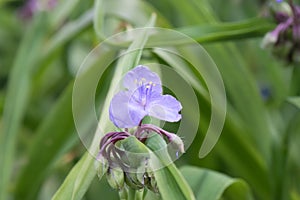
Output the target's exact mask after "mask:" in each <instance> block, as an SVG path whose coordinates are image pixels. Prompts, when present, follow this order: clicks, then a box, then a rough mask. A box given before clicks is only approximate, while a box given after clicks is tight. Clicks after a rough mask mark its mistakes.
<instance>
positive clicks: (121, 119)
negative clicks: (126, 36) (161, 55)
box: [109, 65, 182, 128]
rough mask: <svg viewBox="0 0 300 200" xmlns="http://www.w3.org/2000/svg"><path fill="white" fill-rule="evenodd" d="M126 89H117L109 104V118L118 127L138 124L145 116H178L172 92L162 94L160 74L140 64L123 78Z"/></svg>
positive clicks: (170, 118) (169, 117) (177, 106)
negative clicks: (117, 91)
mask: <svg viewBox="0 0 300 200" xmlns="http://www.w3.org/2000/svg"><path fill="white" fill-rule="evenodd" d="M123 86H124V87H125V88H126V91H121V92H119V93H117V94H116V95H115V96H114V97H113V99H112V101H111V104H110V108H109V116H110V120H111V121H112V122H113V123H114V124H115V125H116V126H117V127H119V128H131V127H135V126H137V125H139V124H140V123H141V120H142V119H143V118H144V117H145V116H152V117H155V118H158V119H160V120H165V121H169V122H176V121H179V120H180V119H181V115H180V114H179V111H180V110H181V109H182V106H181V104H180V102H179V101H177V100H176V99H175V98H174V97H173V96H171V95H162V86H161V81H160V78H159V76H158V75H157V74H156V73H154V72H152V71H150V70H149V68H148V67H145V66H142V65H139V66H137V67H136V68H134V69H133V70H131V71H129V72H128V73H127V74H126V75H125V77H124V80H123Z"/></svg>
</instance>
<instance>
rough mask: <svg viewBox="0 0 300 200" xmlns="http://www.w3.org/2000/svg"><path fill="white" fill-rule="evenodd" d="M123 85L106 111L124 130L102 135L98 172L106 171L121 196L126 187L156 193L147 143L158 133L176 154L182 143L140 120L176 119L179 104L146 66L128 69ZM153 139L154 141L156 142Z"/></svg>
mask: <svg viewBox="0 0 300 200" xmlns="http://www.w3.org/2000/svg"><path fill="white" fill-rule="evenodd" d="M123 85H124V87H125V88H126V91H121V92H119V93H117V94H116V95H115V96H114V97H113V99H112V101H111V105H110V109H109V114H110V119H111V121H112V122H113V123H114V124H115V126H116V127H118V128H121V129H124V130H123V131H117V132H110V133H107V134H106V135H105V136H104V137H103V138H102V139H101V141H100V145H99V146H100V150H99V153H98V156H97V163H98V165H97V170H98V174H100V176H102V175H103V174H105V173H106V177H107V180H108V183H109V184H110V186H111V187H113V188H115V189H118V190H119V192H120V195H121V196H124V195H126V192H124V191H126V188H131V189H134V190H140V189H143V188H147V189H149V190H151V191H153V192H155V193H158V188H157V185H156V181H155V175H154V171H153V170H154V169H153V166H152V164H151V161H152V158H151V153H153V152H152V150H151V148H148V147H149V144H148V143H149V142H150V141H151V140H152V141H153V138H155V137H159V138H161V139H162V140H163V141H164V144H167V143H169V144H170V146H171V147H172V149H174V150H175V152H176V156H177V157H178V153H184V144H183V141H182V140H181V138H180V137H179V136H177V135H176V134H173V133H170V132H168V131H166V130H164V129H162V128H160V127H158V126H155V125H153V124H143V123H142V121H143V119H144V117H146V116H152V117H155V118H158V119H160V120H164V121H169V122H175V121H179V120H180V119H181V115H180V114H179V112H180V110H181V109H182V106H181V104H180V102H179V101H177V100H176V99H175V98H174V97H173V96H171V95H163V94H162V86H161V82H160V78H159V77H158V75H157V74H156V73H154V72H152V71H150V70H149V69H148V68H147V67H145V66H137V67H136V68H134V69H133V70H131V71H129V72H128V73H127V74H126V75H125V77H124V82H123ZM154 143H156V145H157V142H154ZM147 145H148V146H147ZM164 147H165V146H164V145H162V146H161V147H160V148H164ZM100 162H101V163H102V164H99V163H100Z"/></svg>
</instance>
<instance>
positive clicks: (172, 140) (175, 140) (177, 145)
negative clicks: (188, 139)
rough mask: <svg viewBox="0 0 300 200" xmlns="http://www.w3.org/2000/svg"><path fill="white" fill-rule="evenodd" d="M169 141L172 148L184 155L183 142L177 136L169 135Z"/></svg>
mask: <svg viewBox="0 0 300 200" xmlns="http://www.w3.org/2000/svg"><path fill="white" fill-rule="evenodd" d="M169 141H170V143H171V145H172V146H173V147H174V148H177V149H178V150H179V152H180V153H185V150H184V144H183V141H182V139H181V138H180V137H179V136H178V135H175V134H171V137H169Z"/></svg>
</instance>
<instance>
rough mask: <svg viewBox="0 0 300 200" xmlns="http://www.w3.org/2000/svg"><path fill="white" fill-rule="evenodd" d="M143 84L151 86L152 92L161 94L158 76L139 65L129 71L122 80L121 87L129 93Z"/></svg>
mask: <svg viewBox="0 0 300 200" xmlns="http://www.w3.org/2000/svg"><path fill="white" fill-rule="evenodd" d="M145 84H151V85H152V90H153V91H156V92H158V93H160V94H161V93H162V87H161V81H160V78H159V76H158V75H157V74H156V73H154V72H152V71H150V70H149V68H148V67H146V66H143V65H139V66H137V67H135V68H134V69H133V70H131V71H129V72H128V73H127V74H126V75H125V77H124V79H123V85H124V87H125V88H126V89H128V90H129V91H135V90H136V89H138V88H139V87H141V86H142V85H145Z"/></svg>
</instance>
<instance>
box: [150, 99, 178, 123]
mask: <svg viewBox="0 0 300 200" xmlns="http://www.w3.org/2000/svg"><path fill="white" fill-rule="evenodd" d="M181 109H182V106H181V104H180V102H179V101H177V100H176V99H175V98H174V97H172V96H171V95H152V96H151V99H150V100H149V102H148V104H147V106H146V112H147V113H148V115H150V116H152V117H155V118H158V119H160V120H165V121H168V122H177V121H179V120H180V119H181V114H179V111H180V110H181Z"/></svg>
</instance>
